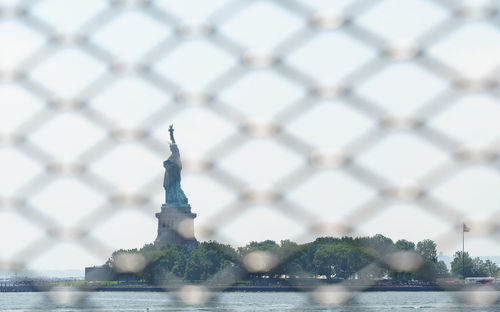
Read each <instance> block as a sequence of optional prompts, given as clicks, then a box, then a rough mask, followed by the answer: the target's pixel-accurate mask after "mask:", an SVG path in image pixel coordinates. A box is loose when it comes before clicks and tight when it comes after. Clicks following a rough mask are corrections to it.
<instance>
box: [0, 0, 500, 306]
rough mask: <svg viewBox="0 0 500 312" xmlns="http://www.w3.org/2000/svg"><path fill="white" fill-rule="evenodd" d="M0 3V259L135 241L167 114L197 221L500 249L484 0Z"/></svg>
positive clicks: (42, 259)
mask: <svg viewBox="0 0 500 312" xmlns="http://www.w3.org/2000/svg"><path fill="white" fill-rule="evenodd" d="M1 4H2V6H1V9H0V81H1V83H2V84H1V85H0V103H1V105H0V112H1V114H0V119H1V121H2V122H1V130H0V144H1V145H2V148H1V149H0V157H1V159H2V164H1V166H2V178H1V179H0V183H1V186H2V191H1V197H0V215H1V218H0V226H1V229H0V231H1V232H0V233H1V234H2V237H3V238H2V253H1V254H0V261H1V262H0V264H1V267H2V268H3V269H5V270H23V269H27V268H45V267H47V268H52V267H54V268H58V267H59V265H61V267H65V266H68V265H70V266H71V267H72V268H74V266H75V265H80V264H83V265H89V264H92V263H94V264H99V263H102V262H103V260H105V259H106V258H107V257H109V255H110V254H111V252H112V251H113V250H115V249H118V248H133V247H139V246H141V245H142V244H144V243H148V242H151V241H152V240H153V239H154V237H155V231H156V223H155V219H154V212H157V211H159V207H160V205H161V203H162V202H163V190H162V189H161V179H162V175H163V171H162V168H161V162H162V161H163V160H164V159H166V158H167V157H168V155H169V149H168V141H167V139H168V134H167V128H168V125H169V124H170V123H175V125H176V129H177V131H176V136H177V141H178V143H179V147H180V150H181V155H182V158H183V165H184V171H183V188H184V190H185V191H186V193H187V196H188V197H189V199H190V202H191V205H192V207H193V211H194V212H196V213H198V219H196V221H195V228H196V235H197V237H198V239H201V240H208V239H214V240H218V241H223V242H227V243H231V244H233V245H235V246H241V245H243V244H245V243H246V242H248V241H250V240H263V239H267V238H270V239H276V240H279V239H285V238H290V239H292V240H297V241H299V242H304V241H311V240H313V239H314V238H315V237H318V236H342V235H362V234H369V235H372V234H375V233H382V234H384V235H387V236H389V237H392V238H407V239H410V240H414V241H418V240H420V239H423V238H432V239H434V240H436V242H437V243H438V247H439V249H440V250H443V251H447V252H453V251H455V250H457V249H458V248H459V243H460V238H461V236H460V235H461V226H462V222H466V223H467V224H468V225H470V226H471V227H472V228H473V229H474V230H475V231H473V232H472V233H471V235H472V237H471V243H470V244H469V243H468V248H470V250H471V252H472V253H473V254H477V255H488V254H484V253H487V252H492V253H496V254H498V252H497V251H498V250H500V248H499V246H498V244H497V237H498V223H497V218H496V216H497V215H498V213H499V212H500V211H499V210H498V204H497V203H498V195H497V192H496V187H497V186H500V177H499V175H498V172H497V171H498V148H499V144H498V142H499V141H498V140H499V137H500V127H499V126H498V122H497V120H498V118H497V117H499V116H500V109H499V107H500V106H499V103H498V100H497V95H498V85H497V80H498V74H499V69H500V53H499V52H500V40H499V39H500V38H499V37H500V28H499V18H498V4H497V3H496V2H494V1H464V2H462V1H454V0H427V1H420V0H419V1H417V0H404V1H399V0H397V1H396V0H381V1H372V0H358V1H354V0H352V1H351V0H336V1H320V0H317V1H299V0H286V1H285V0H283V1H280V0H276V1H222V0H221V1H218V0H217V1H216V0H211V1H147V0H146V1H132V0H131V1H125V0H124V1H119V0H116V1H103V0H102V1H97V0H95V1H90V0H87V1H83V0H82V1H63V0H46V1H5V0H2V2H1ZM257 226H258V227H259V231H255V230H254V229H255V228H256V227H257ZM14 237H15V238H16V239H12V238H14ZM474 237H476V239H475V240H474ZM474 248H476V249H474ZM481 253H483V254H481ZM69 255H71V257H70V256H69ZM489 255H493V254H489ZM261 260H262V259H261ZM186 287H191V286H186ZM187 289H188V290H189V291H190V292H191V293H192V292H193V289H191V288H187ZM195 290H196V289H195ZM322 290H323V289H322ZM322 290H321V291H322ZM181 298H183V297H182V296H181ZM189 298H191V297H189ZM318 298H320V300H321V298H322V297H321V296H319V297H318ZM188 301H189V300H188Z"/></svg>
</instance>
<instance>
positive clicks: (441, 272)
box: [436, 260, 450, 278]
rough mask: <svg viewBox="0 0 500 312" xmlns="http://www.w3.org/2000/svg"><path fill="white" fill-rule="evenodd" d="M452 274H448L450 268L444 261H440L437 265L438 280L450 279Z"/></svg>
mask: <svg viewBox="0 0 500 312" xmlns="http://www.w3.org/2000/svg"><path fill="white" fill-rule="evenodd" d="M449 275H450V273H449V272H448V267H447V266H446V263H444V261H442V260H441V261H438V263H436V277H438V278H445V277H448V276H449Z"/></svg>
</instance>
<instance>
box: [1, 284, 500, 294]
mask: <svg viewBox="0 0 500 312" xmlns="http://www.w3.org/2000/svg"><path fill="white" fill-rule="evenodd" d="M329 285H336V284H329ZM478 286H481V285H470V286H467V287H462V286H461V285H456V286H446V287H441V286H439V285H422V286H370V287H366V286H345V289H346V290H347V291H349V292H389V291H390V292H443V291H448V292H457V291H473V290H477V288H478ZM53 287H54V286H30V285H25V286H24V285H23V286H2V287H0V293H2V292H3V293H12V292H48V291H50V290H51V289H52V288H53ZM56 287H57V286H56ZM343 287H344V286H343ZM490 287H491V288H489V289H485V290H488V291H500V285H490ZM207 288H208V290H209V291H212V292H311V291H314V289H315V287H313V286H230V287H223V286H208V287H207ZM179 289H180V287H165V288H164V287H157V286H141V287H138V286H98V287H91V286H84V287H68V290H69V291H83V292H176V291H178V290H179Z"/></svg>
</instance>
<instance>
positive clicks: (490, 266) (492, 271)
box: [484, 259, 500, 277]
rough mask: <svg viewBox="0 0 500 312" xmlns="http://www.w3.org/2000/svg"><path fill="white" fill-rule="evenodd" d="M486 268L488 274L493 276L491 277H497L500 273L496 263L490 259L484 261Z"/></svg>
mask: <svg viewBox="0 0 500 312" xmlns="http://www.w3.org/2000/svg"><path fill="white" fill-rule="evenodd" d="M484 270H485V272H486V273H487V275H486V276H491V277H496V276H498V274H499V273H500V269H499V268H498V266H497V265H496V263H494V262H493V261H491V260H489V259H488V260H486V261H485V262H484Z"/></svg>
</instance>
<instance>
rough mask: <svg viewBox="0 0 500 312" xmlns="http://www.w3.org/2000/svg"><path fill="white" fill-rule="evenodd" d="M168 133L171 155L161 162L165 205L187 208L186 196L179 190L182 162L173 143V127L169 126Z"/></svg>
mask: <svg viewBox="0 0 500 312" xmlns="http://www.w3.org/2000/svg"><path fill="white" fill-rule="evenodd" d="M168 131H169V132H170V141H171V143H170V151H171V152H172V154H171V155H170V157H169V158H168V159H167V160H166V161H164V162H163V167H164V168H165V177H164V179H163V187H164V188H165V193H166V198H165V201H166V204H167V205H170V206H176V207H185V206H189V204H188V200H187V198H186V195H184V192H183V191H182V189H181V170H182V162H181V157H180V153H179V148H178V147H177V144H176V143H175V139H174V127H173V125H170V126H169V129H168Z"/></svg>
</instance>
